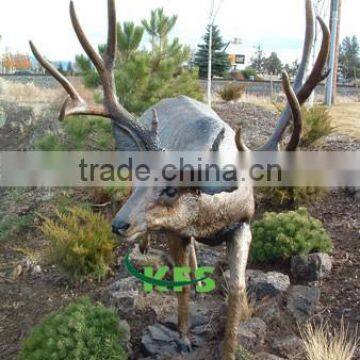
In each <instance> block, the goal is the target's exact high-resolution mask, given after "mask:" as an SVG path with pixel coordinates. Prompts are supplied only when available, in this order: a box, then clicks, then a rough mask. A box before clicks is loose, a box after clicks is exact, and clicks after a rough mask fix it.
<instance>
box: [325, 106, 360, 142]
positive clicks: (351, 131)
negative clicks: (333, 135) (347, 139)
mask: <svg viewBox="0 0 360 360" xmlns="http://www.w3.org/2000/svg"><path fill="white" fill-rule="evenodd" d="M330 115H331V117H332V119H333V123H334V126H335V127H336V128H337V131H338V132H340V133H343V134H346V135H349V136H351V137H354V138H357V139H360V102H348V103H339V104H337V105H335V106H333V107H332V108H331V109H330Z"/></svg>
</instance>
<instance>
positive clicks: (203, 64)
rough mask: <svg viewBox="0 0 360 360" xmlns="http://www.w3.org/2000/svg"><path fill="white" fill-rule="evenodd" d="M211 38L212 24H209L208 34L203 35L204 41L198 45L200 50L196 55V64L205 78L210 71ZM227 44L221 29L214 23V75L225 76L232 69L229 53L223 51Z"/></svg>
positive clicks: (200, 74) (212, 72)
mask: <svg viewBox="0 0 360 360" xmlns="http://www.w3.org/2000/svg"><path fill="white" fill-rule="evenodd" d="M209 38H210V25H208V26H207V29H206V34H205V35H204V37H203V40H204V42H203V43H202V44H199V45H198V51H197V53H196V55H195V61H194V64H195V65H196V66H197V67H198V68H199V76H200V77H201V78H205V77H206V76H207V73H208V57H209ZM224 47H225V44H224V43H223V41H222V38H221V35H220V30H219V28H218V27H217V26H216V25H213V36H212V47H211V49H212V62H211V64H212V67H211V68H212V71H211V75H212V76H219V77H223V76H225V74H226V73H227V72H228V71H229V69H230V61H229V58H228V56H227V54H226V53H225V52H224V51H223V49H224Z"/></svg>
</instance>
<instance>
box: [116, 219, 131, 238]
mask: <svg viewBox="0 0 360 360" xmlns="http://www.w3.org/2000/svg"><path fill="white" fill-rule="evenodd" d="M129 228H130V223H128V222H126V221H124V220H119V219H114V221H113V223H112V232H113V233H114V234H117V235H125V233H126V231H127V230H128V229H129Z"/></svg>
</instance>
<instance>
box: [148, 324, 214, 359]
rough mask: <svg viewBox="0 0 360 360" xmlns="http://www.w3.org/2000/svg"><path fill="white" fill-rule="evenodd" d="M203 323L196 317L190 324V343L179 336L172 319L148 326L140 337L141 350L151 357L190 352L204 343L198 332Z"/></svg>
mask: <svg viewBox="0 0 360 360" xmlns="http://www.w3.org/2000/svg"><path fill="white" fill-rule="evenodd" d="M206 321H207V322H208V320H206ZM203 325H204V324H203V319H197V320H195V322H194V325H192V326H191V344H188V343H187V342H186V341H184V340H183V339H181V338H180V334H179V332H178V331H177V330H176V329H177V326H176V325H175V323H174V321H173V320H172V319H168V320H166V321H165V322H164V323H157V324H155V325H151V326H148V327H147V328H146V329H145V330H144V332H143V335H142V337H141V350H142V352H143V354H144V355H146V356H151V357H152V358H154V357H155V358H156V356H175V355H180V354H187V353H190V352H191V351H192V350H193V349H195V348H198V347H201V346H203V345H204V344H205V338H204V337H203V336H202V335H200V334H199V333H201V331H199V328H200V327H201V326H203Z"/></svg>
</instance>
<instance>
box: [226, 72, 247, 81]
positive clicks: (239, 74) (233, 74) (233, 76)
mask: <svg viewBox="0 0 360 360" xmlns="http://www.w3.org/2000/svg"><path fill="white" fill-rule="evenodd" d="M229 77H230V78H231V79H232V80H235V81H244V80H245V76H244V75H243V73H242V72H241V71H239V70H233V71H230V73H229Z"/></svg>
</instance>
